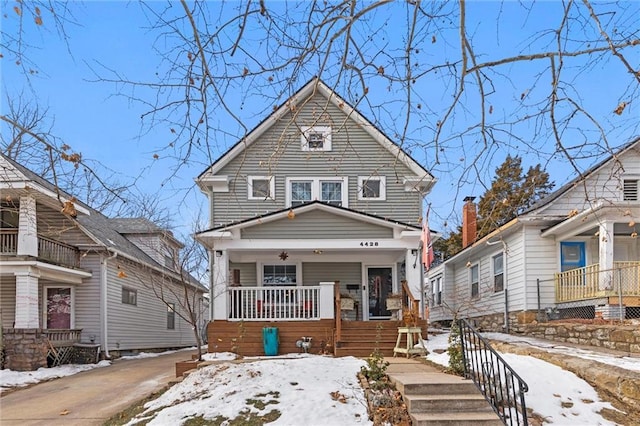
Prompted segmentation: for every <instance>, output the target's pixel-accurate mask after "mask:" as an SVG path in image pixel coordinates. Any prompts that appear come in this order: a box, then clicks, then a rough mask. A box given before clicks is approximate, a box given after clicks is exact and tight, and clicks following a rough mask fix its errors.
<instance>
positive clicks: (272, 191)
mask: <svg viewBox="0 0 640 426" xmlns="http://www.w3.org/2000/svg"><path fill="white" fill-rule="evenodd" d="M254 180H266V181H268V182H269V194H268V195H267V196H266V197H256V196H254V195H253V181H254ZM247 199H248V200H258V201H264V200H275V199H276V178H275V176H247Z"/></svg>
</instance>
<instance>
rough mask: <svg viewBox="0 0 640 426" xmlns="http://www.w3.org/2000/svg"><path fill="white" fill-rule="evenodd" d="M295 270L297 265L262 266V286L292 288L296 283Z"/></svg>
mask: <svg viewBox="0 0 640 426" xmlns="http://www.w3.org/2000/svg"><path fill="white" fill-rule="evenodd" d="M297 269H298V268H297V265H263V266H262V284H263V285H264V286H271V285H275V286H278V285H290V286H294V285H296V283H297Z"/></svg>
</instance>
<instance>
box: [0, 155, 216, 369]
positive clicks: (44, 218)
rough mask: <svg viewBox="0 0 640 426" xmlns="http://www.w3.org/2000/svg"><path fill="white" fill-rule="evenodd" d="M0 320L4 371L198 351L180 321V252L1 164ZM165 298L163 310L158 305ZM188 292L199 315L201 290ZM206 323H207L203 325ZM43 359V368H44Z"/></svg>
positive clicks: (169, 241)
mask: <svg viewBox="0 0 640 426" xmlns="http://www.w3.org/2000/svg"><path fill="white" fill-rule="evenodd" d="M0 188H1V189H2V204H1V207H2V208H1V210H0V214H1V217H0V220H1V223H0V318H1V321H2V336H3V339H2V342H3V349H4V355H5V357H6V358H5V361H6V362H5V366H6V367H7V368H10V369H15V370H31V369H37V368H39V367H42V366H47V363H49V364H51V363H52V362H54V363H63V362H65V361H68V360H69V358H70V356H71V352H72V351H71V349H70V348H72V347H89V348H93V349H92V350H93V351H94V352H95V353H96V354H97V353H98V351H99V353H101V354H102V356H103V357H105V358H110V357H111V356H113V355H116V356H117V355H119V354H121V353H123V352H131V351H139V350H144V349H159V348H177V347H185V346H192V345H193V344H194V343H195V338H194V336H193V332H192V328H191V326H190V325H189V324H188V323H187V322H186V321H184V320H182V319H181V318H180V315H179V314H178V313H179V312H181V309H182V308H181V306H182V303H183V300H181V297H182V296H181V295H182V292H181V291H176V290H179V289H182V288H184V287H183V285H182V279H181V277H180V273H179V271H178V270H177V268H176V262H175V260H176V259H177V256H178V251H179V250H180V248H181V247H182V244H181V243H180V242H179V241H177V240H176V239H175V238H174V237H173V235H172V234H171V232H169V231H166V230H163V229H160V228H159V227H158V226H156V225H155V224H153V223H151V222H149V221H148V220H146V219H141V218H119V219H110V218H107V217H106V216H104V215H102V214H101V213H99V212H97V211H95V210H93V209H91V208H90V207H89V206H87V205H84V204H83V203H80V202H78V201H76V200H75V199H74V198H73V197H72V196H71V195H69V194H67V193H64V192H61V191H59V190H58V189H57V188H56V187H55V186H54V185H52V184H51V183H50V182H48V181H46V180H45V179H43V178H41V177H40V176H38V175H37V174H35V173H33V172H31V171H30V170H28V169H26V168H25V167H23V166H21V165H20V164H18V163H16V162H14V161H12V160H10V159H9V158H7V157H5V156H0ZM160 288H162V289H164V294H165V302H166V303H165V302H163V301H161V300H160V299H159V298H158V297H157V292H158V290H159V289H160ZM189 288H190V289H191V294H192V296H193V298H194V300H197V302H198V304H199V307H198V308H197V309H199V310H200V311H205V313H206V310H208V306H207V305H206V304H205V303H204V301H203V294H204V293H205V291H206V289H205V288H204V287H203V286H201V285H199V284H198V283H195V282H190V284H189ZM203 321H204V316H203ZM47 359H48V361H47Z"/></svg>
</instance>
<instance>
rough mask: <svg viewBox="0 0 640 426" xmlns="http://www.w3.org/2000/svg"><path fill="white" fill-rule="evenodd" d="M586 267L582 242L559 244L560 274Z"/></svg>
mask: <svg viewBox="0 0 640 426" xmlns="http://www.w3.org/2000/svg"><path fill="white" fill-rule="evenodd" d="M586 265H587V256H586V250H585V244H584V242H583V241H563V242H561V243H560V272H565V271H570V270H571V269H576V268H584V267H585V266H586Z"/></svg>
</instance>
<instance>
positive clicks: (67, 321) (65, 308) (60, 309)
mask: <svg viewBox="0 0 640 426" xmlns="http://www.w3.org/2000/svg"><path fill="white" fill-rule="evenodd" d="M46 297H47V298H46V301H47V312H46V314H47V324H46V325H47V328H51V329H70V328H71V287H46Z"/></svg>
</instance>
